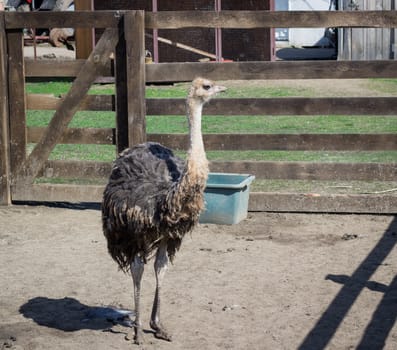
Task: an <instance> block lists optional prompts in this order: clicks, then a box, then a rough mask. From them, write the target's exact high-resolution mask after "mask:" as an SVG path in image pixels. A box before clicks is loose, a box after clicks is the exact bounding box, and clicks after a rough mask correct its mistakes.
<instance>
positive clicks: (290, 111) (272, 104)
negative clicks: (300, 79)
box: [26, 94, 397, 118]
mask: <svg viewBox="0 0 397 350" xmlns="http://www.w3.org/2000/svg"><path fill="white" fill-rule="evenodd" d="M61 101H62V97H55V96H54V95H42V94H28V95H27V96H26V103H27V109H33V110H54V109H56V108H57V107H58V106H59V104H60V103H61ZM79 109H80V110H90V111H115V109H116V99H115V96H114V95H88V96H86V97H85V98H84V100H83V101H82V103H81V104H80V107H79ZM146 114H147V115H160V116H161V115H185V114H186V102H185V99H182V98H172V99H170V98H161V99H160V98H148V99H146ZM203 114H204V115H224V116H225V118H227V116H232V115H300V116H302V115H324V114H325V115H346V114H349V115H382V116H395V115H397V97H372V98H369V97H322V98H309V97H280V98H221V99H214V100H212V101H210V103H208V104H207V105H205V106H204V109H203Z"/></svg>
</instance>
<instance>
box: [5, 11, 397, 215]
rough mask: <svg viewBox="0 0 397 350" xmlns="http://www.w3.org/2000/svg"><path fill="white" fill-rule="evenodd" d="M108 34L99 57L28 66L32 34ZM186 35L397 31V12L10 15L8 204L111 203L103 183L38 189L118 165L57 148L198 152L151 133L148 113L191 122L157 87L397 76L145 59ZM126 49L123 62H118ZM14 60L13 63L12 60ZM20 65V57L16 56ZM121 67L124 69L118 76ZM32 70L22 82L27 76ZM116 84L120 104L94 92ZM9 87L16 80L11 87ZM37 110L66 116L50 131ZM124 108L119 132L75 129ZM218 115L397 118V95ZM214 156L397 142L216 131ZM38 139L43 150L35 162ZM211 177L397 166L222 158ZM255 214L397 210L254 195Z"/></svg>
mask: <svg viewBox="0 0 397 350" xmlns="http://www.w3.org/2000/svg"><path fill="white" fill-rule="evenodd" d="M55 26H56V27H59V26H63V27H76V26H79V27H95V28H107V29H106V30H105V32H104V34H103V36H102V38H101V39H100V41H99V42H98V44H97V46H96V48H95V50H94V51H93V52H92V54H91V55H90V57H89V58H88V59H87V60H73V61H58V60H57V61H46V60H24V58H23V51H22V31H21V29H22V28H35V27H55ZM145 27H146V28H159V29H174V28H184V27H223V28H248V29H249V28H256V27H352V28H355V27H378V28H379V27H386V28H393V27H397V12H396V11H354V12H328V11H324V12H321V11H320V12H305V11H299V12H270V11H255V12H251V11H222V12H220V13H215V12H210V11H203V12H201V11H195V12H173V11H167V12H158V13H144V12H142V11H124V12H123V11H116V12H115V11H99V12H83V11H82V12H79V11H76V12H72V13H70V12H69V13H67V14H65V13H45V14H43V13H0V49H1V52H3V53H4V54H2V55H0V64H1V66H0V74H1V75H0V81H1V83H0V99H1V102H2V104H1V106H2V107H1V110H0V113H1V118H0V120H1V126H2V129H1V133H0V153H1V161H0V166H1V168H0V170H1V184H0V185H1V190H2V192H1V196H0V203H2V204H8V203H10V202H11V200H37V201H71V202H80V201H83V202H92V201H100V200H101V195H102V190H103V187H102V186H77V185H54V184H35V183H34V179H35V178H36V177H37V176H39V175H40V174H43V173H44V174H52V176H54V177H55V176H57V177H66V178H68V177H71V178H106V177H107V175H108V174H109V172H110V166H111V164H109V163H100V162H77V161H48V156H49V154H50V152H51V151H52V149H53V148H54V147H55V145H56V144H57V143H77V144H87V143H94V144H114V145H116V148H117V149H118V150H122V149H123V148H124V147H126V146H129V145H133V144H136V143H139V142H142V141H145V140H146V139H147V140H151V141H158V142H161V143H163V144H165V145H166V146H169V147H172V148H175V149H186V147H187V135H185V134H172V135H166V134H146V130H145V117H146V114H147V115H179V114H181V115H182V114H183V115H184V114H185V106H184V100H183V99H145V84H146V83H154V82H156V83H164V82H175V81H190V80H192V79H194V77H196V76H198V75H200V76H205V77H208V78H211V79H215V80H235V79H246V80H249V79H339V78H343V79H346V78H349V79H357V78H397V61H385V60H383V61H309V62H308V61H296V62H291V61H289V62H284V61H278V62H230V63H162V64H150V65H145V63H144V29H145ZM110 52H115V60H114V64H112V62H111V61H110V60H109V59H108V57H109V54H110ZM7 54H8V55H7ZM7 57H8V59H7ZM113 71H114V72H115V73H114V74H113ZM21 73H22V74H21ZM113 75H114V77H115V83H116V93H115V96H99V95H98V96H93V95H86V92H87V91H88V89H89V87H90V86H91V84H92V83H93V82H94V81H95V79H96V78H97V77H99V76H113ZM31 77H41V78H44V77H46V78H49V77H76V78H75V80H74V83H73V85H72V88H71V90H70V91H69V93H68V94H67V95H66V96H64V97H62V98H60V97H54V96H38V95H25V86H24V85H25V79H27V78H31ZM5 82H6V83H5ZM27 109H48V110H56V112H55V114H54V117H53V118H52V120H51V122H50V124H49V126H48V127H47V128H27V127H26V110H27ZM78 109H80V110H97V111H98V110H114V111H116V128H115V129H92V128H91V129H74V128H68V124H69V122H70V120H71V119H72V117H73V115H74V113H75V112H76V111H77V110H78ZM204 113H205V114H211V115H225V116H227V115H297V116H300V115H327V114H332V115H342V114H343V115H346V114H348V115H373V116H374V117H376V116H377V115H387V116H390V117H395V116H396V115H397V98H395V97H372V98H367V97H366V98H351V97H348V98H332V97H331V98H282V99H279V98H250V99H239V98H235V99H215V100H214V101H212V102H211V103H210V104H209V105H208V106H207V107H206V108H205V109H204ZM204 141H205V146H206V149H207V150H309V151H316V150H337V151H364V150H365V151H378V150H397V135H396V134H392V133H383V134H325V135H324V134H321V135H320V134H254V135H253V134H249V135H247V134H221V135H220V134H207V135H204ZM27 143H36V146H35V148H34V150H33V151H32V152H31V153H30V154H29V155H28V156H26V145H27ZM210 169H211V171H227V172H242V173H252V174H255V175H256V177H257V178H258V179H261V178H270V179H299V180H308V179H310V180H374V181H392V180H396V178H397V177H396V175H397V163H384V164H382V163H311V162H252V161H244V162H211V164H210ZM250 210H254V211H262V210H267V211H312V212H371V213H396V212H397V196H393V195H385V194H384V195H375V194H374V195H324V196H312V195H305V194H298V193H259V192H258V193H251V196H250Z"/></svg>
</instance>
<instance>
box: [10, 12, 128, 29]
mask: <svg viewBox="0 0 397 350" xmlns="http://www.w3.org/2000/svg"><path fill="white" fill-rule="evenodd" d="M122 14H123V11H92V12H91V11H72V12H68V13H67V16H65V13H64V12H56V11H54V12H40V11H38V12H7V13H6V16H5V23H6V28H7V29H22V28H51V27H58V28H59V27H66V28H69V27H72V28H76V27H77V28H117V26H118V24H119V20H120V18H121V17H122Z"/></svg>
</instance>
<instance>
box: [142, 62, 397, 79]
mask: <svg viewBox="0 0 397 350" xmlns="http://www.w3.org/2000/svg"><path fill="white" fill-rule="evenodd" d="M197 76H205V77H207V78H209V79H214V80H246V79H253V80H255V79H364V78H397V61H393V60H390V61H277V62H227V63H216V62H214V63H207V62H205V63H203V62H186V63H160V64H148V65H146V81H147V82H148V83H154V82H179V81H191V80H193V79H194V78H195V77H197Z"/></svg>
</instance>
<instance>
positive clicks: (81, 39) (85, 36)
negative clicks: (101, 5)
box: [74, 0, 95, 59]
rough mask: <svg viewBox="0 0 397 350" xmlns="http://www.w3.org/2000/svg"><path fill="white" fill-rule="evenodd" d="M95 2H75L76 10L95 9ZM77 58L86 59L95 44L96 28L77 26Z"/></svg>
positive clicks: (85, 0) (82, 0) (81, 0)
mask: <svg viewBox="0 0 397 350" xmlns="http://www.w3.org/2000/svg"><path fill="white" fill-rule="evenodd" d="M93 7H94V2H93V1H92V0H80V1H75V2H74V8H75V10H76V11H93V10H94V8H93ZM74 36H75V39H76V58H77V59H80V58H81V59H86V58H87V57H88V56H89V55H90V53H91V51H92V50H93V48H94V46H95V42H94V40H95V39H94V36H95V33H94V30H93V28H80V27H78V28H76V30H75V34H74Z"/></svg>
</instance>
